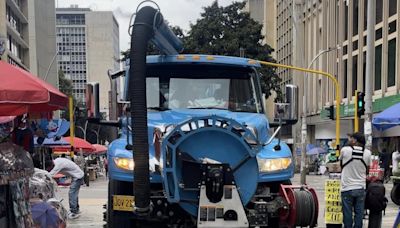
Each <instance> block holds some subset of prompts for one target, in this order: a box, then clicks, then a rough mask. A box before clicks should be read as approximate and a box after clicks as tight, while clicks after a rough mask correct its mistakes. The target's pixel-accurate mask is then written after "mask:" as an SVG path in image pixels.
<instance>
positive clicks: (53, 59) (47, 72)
mask: <svg viewBox="0 0 400 228" xmlns="http://www.w3.org/2000/svg"><path fill="white" fill-rule="evenodd" d="M60 51H61V50H57V52H56V53H55V54H54V56H53V58H52V59H51V62H50V64H49V67H47V71H46V74H45V76H44V78H43V80H44V81H46V79H47V77H48V76H49V72H50V68H51V66H52V65H53V63H54V61H55V60H56V57H57V55H58V54H59V53H60ZM64 51H69V52H70V56H71V49H66V50H64ZM70 65H71V64H70Z"/></svg>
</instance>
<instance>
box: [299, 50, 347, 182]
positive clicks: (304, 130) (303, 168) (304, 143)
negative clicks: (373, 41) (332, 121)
mask: <svg viewBox="0 0 400 228" xmlns="http://www.w3.org/2000/svg"><path fill="white" fill-rule="evenodd" d="M338 49H340V46H339V45H338V46H336V47H330V48H328V49H325V50H321V51H320V52H319V53H318V54H317V55H316V56H314V58H313V59H312V60H311V62H310V63H309V64H308V66H307V69H310V68H311V66H312V65H313V63H314V62H315V61H316V60H317V59H318V58H319V57H320V56H321V55H323V54H325V53H328V52H331V51H334V50H338ZM307 84H308V77H307V73H305V77H304V80H303V116H302V118H301V145H302V151H301V165H300V172H301V177H300V183H301V184H306V173H307V169H306V168H307V167H306V166H307V159H306V157H307V155H306V150H307V98H306V91H307V90H306V87H307ZM336 105H339V104H336ZM337 143H338V142H337Z"/></svg>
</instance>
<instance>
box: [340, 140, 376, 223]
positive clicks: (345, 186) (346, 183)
mask: <svg viewBox="0 0 400 228" xmlns="http://www.w3.org/2000/svg"><path fill="white" fill-rule="evenodd" d="M348 136H349V138H348V140H349V141H348V145H347V146H345V147H343V148H342V149H341V151H340V157H339V160H340V164H341V167H342V174H341V197H342V208H343V223H344V228H352V227H354V228H361V227H362V220H363V214H364V203H365V190H366V180H367V173H368V165H369V163H370V161H371V151H370V150H368V149H365V136H364V134H362V133H359V132H356V133H353V134H349V135H348ZM353 210H354V219H353ZM353 221H354V225H353Z"/></svg>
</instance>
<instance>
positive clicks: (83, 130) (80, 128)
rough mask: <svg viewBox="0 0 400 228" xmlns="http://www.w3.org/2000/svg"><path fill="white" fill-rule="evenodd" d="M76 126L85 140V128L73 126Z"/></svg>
mask: <svg viewBox="0 0 400 228" xmlns="http://www.w3.org/2000/svg"><path fill="white" fill-rule="evenodd" d="M75 127H76V128H79V130H81V131H82V132H83V139H84V140H86V131H85V129H83V127H81V126H75Z"/></svg>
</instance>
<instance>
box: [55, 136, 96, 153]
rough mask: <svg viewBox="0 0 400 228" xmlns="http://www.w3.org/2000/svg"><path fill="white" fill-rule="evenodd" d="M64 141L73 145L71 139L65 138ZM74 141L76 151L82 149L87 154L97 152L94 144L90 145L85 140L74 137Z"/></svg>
mask: <svg viewBox="0 0 400 228" xmlns="http://www.w3.org/2000/svg"><path fill="white" fill-rule="evenodd" d="M63 139H64V140H65V141H67V142H68V143H70V144H71V137H64V138H63ZM73 141H74V143H73V145H74V148H75V150H80V149H82V150H83V151H85V152H92V151H95V150H96V148H94V146H93V145H92V144H90V142H88V141H86V140H84V139H81V138H78V137H74V139H73Z"/></svg>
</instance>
